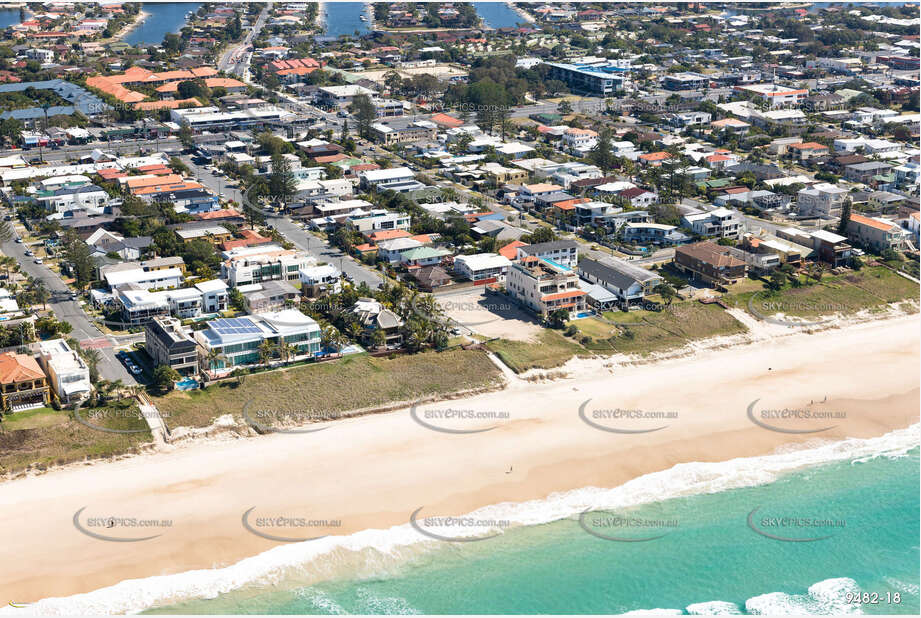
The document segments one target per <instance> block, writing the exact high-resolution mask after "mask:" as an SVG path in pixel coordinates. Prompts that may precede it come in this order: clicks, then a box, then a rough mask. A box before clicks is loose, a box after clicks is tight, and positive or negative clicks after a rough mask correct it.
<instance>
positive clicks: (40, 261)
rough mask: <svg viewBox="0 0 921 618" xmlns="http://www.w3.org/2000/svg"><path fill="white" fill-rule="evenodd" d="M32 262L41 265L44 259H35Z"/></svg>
mask: <svg viewBox="0 0 921 618" xmlns="http://www.w3.org/2000/svg"><path fill="white" fill-rule="evenodd" d="M32 261H33V262H35V263H36V264H41V263H42V258H35V259H34V260H32Z"/></svg>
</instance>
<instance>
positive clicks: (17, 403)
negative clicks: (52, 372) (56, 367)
mask: <svg viewBox="0 0 921 618" xmlns="http://www.w3.org/2000/svg"><path fill="white" fill-rule="evenodd" d="M50 401H51V394H50V388H49V387H48V378H47V377H46V376H45V373H44V372H43V371H42V368H41V367H40V366H39V365H38V363H37V362H36V361H35V359H34V358H32V357H31V356H28V355H26V354H20V353H19V352H4V353H3V354H0V410H2V411H3V412H17V411H21V410H30V409H32V408H41V407H43V406H46V405H48V403H49V402H50Z"/></svg>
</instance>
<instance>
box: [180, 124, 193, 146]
mask: <svg viewBox="0 0 921 618" xmlns="http://www.w3.org/2000/svg"><path fill="white" fill-rule="evenodd" d="M194 137H195V134H194V133H193V132H192V127H190V126H189V123H187V122H183V123H182V126H181V127H180V128H179V142H180V143H181V144H182V147H183V148H185V149H186V150H192V149H193V148H195V139H194Z"/></svg>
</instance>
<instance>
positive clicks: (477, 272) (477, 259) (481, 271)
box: [454, 253, 511, 285]
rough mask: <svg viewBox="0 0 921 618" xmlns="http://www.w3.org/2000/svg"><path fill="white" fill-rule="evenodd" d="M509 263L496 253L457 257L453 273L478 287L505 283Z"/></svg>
mask: <svg viewBox="0 0 921 618" xmlns="http://www.w3.org/2000/svg"><path fill="white" fill-rule="evenodd" d="M509 266H511V262H510V261H509V259H508V258H506V257H503V256H501V255H499V254H498V253H477V254H474V255H459V256H457V257H456V258H454V271H455V272H456V273H457V274H458V275H460V276H461V277H463V278H465V279H469V280H470V281H473V282H474V283H475V284H478V285H485V284H487V283H496V282H502V281H505V277H506V275H507V274H508V269H509Z"/></svg>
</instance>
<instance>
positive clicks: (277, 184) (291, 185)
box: [269, 153, 297, 207]
mask: <svg viewBox="0 0 921 618" xmlns="http://www.w3.org/2000/svg"><path fill="white" fill-rule="evenodd" d="M296 193H297V180H296V179H295V177H294V173H293V172H292V171H291V164H290V163H289V162H288V159H286V158H285V157H284V156H282V155H281V154H280V153H276V154H274V155H272V173H271V174H269V195H271V196H272V197H274V198H276V199H277V200H279V201H280V202H281V203H282V204H284V206H285V207H287V206H288V201H289V200H290V199H291V198H292V197H294V195H295V194H296Z"/></svg>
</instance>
